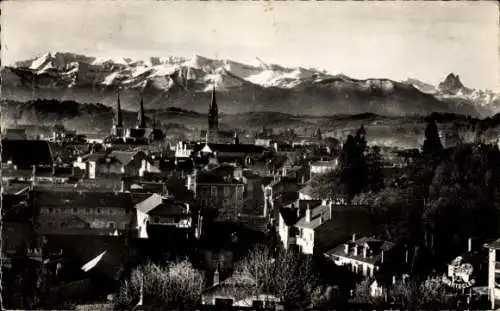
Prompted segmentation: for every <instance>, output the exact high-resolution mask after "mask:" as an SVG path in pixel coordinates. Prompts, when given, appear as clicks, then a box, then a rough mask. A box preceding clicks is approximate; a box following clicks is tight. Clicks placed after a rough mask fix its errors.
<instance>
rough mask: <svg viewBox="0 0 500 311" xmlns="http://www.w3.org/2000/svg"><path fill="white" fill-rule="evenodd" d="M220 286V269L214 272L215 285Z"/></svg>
mask: <svg viewBox="0 0 500 311" xmlns="http://www.w3.org/2000/svg"><path fill="white" fill-rule="evenodd" d="M217 284H219V269H215V272H214V284H213V285H217Z"/></svg>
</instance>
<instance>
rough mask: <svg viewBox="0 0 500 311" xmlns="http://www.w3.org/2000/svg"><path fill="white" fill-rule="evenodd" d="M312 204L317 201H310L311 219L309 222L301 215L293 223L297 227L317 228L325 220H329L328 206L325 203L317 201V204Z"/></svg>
mask: <svg viewBox="0 0 500 311" xmlns="http://www.w3.org/2000/svg"><path fill="white" fill-rule="evenodd" d="M314 204H317V201H311V206H310V207H309V208H310V210H311V219H310V221H309V222H307V221H306V220H307V219H306V216H304V217H301V218H300V219H299V220H298V221H297V224H296V225H295V226H296V227H298V228H312V229H314V228H317V227H319V226H321V225H322V224H323V223H325V221H328V220H329V217H330V216H329V215H328V212H329V207H328V206H326V205H322V204H321V202H319V205H316V206H314Z"/></svg>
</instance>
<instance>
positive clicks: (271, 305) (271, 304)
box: [266, 300, 276, 310]
mask: <svg viewBox="0 0 500 311" xmlns="http://www.w3.org/2000/svg"><path fill="white" fill-rule="evenodd" d="M266 308H268V309H271V310H276V302H275V301H271V300H270V301H266Z"/></svg>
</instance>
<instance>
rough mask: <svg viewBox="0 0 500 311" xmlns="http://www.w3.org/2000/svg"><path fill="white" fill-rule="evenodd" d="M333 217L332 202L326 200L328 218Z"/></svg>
mask: <svg viewBox="0 0 500 311" xmlns="http://www.w3.org/2000/svg"><path fill="white" fill-rule="evenodd" d="M332 218H333V203H332V201H329V202H328V220H332Z"/></svg>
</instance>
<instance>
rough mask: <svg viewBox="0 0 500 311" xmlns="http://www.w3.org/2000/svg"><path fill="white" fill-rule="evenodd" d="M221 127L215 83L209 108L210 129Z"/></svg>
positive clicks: (214, 129)
mask: <svg viewBox="0 0 500 311" xmlns="http://www.w3.org/2000/svg"><path fill="white" fill-rule="evenodd" d="M218 127H219V109H218V107H217V99H216V96H215V83H214V86H213V88H212V100H211V101H210V106H209V109H208V129H209V130H213V131H217V129H218Z"/></svg>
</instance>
